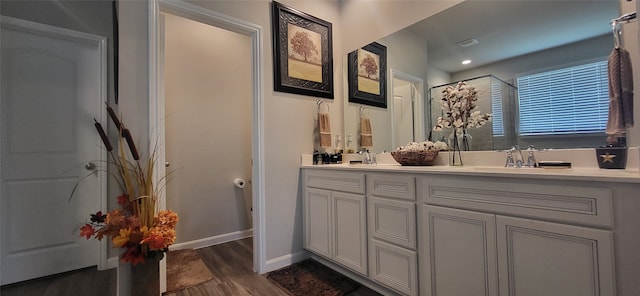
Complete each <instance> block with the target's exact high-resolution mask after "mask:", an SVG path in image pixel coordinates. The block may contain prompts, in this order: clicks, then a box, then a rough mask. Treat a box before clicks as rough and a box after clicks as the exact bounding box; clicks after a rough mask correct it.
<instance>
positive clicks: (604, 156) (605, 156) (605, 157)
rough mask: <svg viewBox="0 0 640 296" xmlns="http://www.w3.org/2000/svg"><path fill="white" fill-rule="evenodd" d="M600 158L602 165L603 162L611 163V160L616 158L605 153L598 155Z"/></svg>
mask: <svg viewBox="0 0 640 296" xmlns="http://www.w3.org/2000/svg"><path fill="white" fill-rule="evenodd" d="M600 157H602V163H605V162H610V163H613V159H614V158H615V157H616V155H612V154H609V152H607V153H606V154H602V155H600Z"/></svg>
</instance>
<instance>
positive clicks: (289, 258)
mask: <svg viewBox="0 0 640 296" xmlns="http://www.w3.org/2000/svg"><path fill="white" fill-rule="evenodd" d="M309 256H310V255H309V252H307V251H305V250H300V251H298V252H295V253H292V254H287V255H284V256H280V257H278V258H274V259H271V260H267V262H266V266H265V271H264V272H265V273H267V272H269V271H273V270H276V269H280V268H283V267H285V266H289V265H291V264H294V263H297V262H300V261H303V260H306V259H308V258H309Z"/></svg>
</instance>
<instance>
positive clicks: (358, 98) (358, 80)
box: [347, 42, 387, 108]
mask: <svg viewBox="0 0 640 296" xmlns="http://www.w3.org/2000/svg"><path fill="white" fill-rule="evenodd" d="M347 59H348V66H347V71H348V73H349V74H348V76H349V102H353V103H359V104H364V105H369V106H375V107H382V108H387V47H385V46H384V45H382V44H379V43H377V42H373V43H371V44H368V45H366V46H364V47H362V48H359V49H358V50H355V51H352V52H350V53H349V54H348V57H347Z"/></svg>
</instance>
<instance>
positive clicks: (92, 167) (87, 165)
mask: <svg viewBox="0 0 640 296" xmlns="http://www.w3.org/2000/svg"><path fill="white" fill-rule="evenodd" d="M84 168H85V169H87V171H95V170H96V164H95V163H93V162H87V163H85V165H84Z"/></svg>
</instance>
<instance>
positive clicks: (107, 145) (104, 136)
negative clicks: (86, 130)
mask: <svg viewBox="0 0 640 296" xmlns="http://www.w3.org/2000/svg"><path fill="white" fill-rule="evenodd" d="M93 121H95V124H94V125H95V126H96V129H97V130H98V134H99V135H100V139H102V143H103V144H104V148H105V149H107V151H109V152H111V150H113V147H112V146H111V142H109V138H107V134H106V133H105V132H104V129H102V125H101V124H100V123H99V122H98V121H97V120H96V119H95V118H94V119H93Z"/></svg>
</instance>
